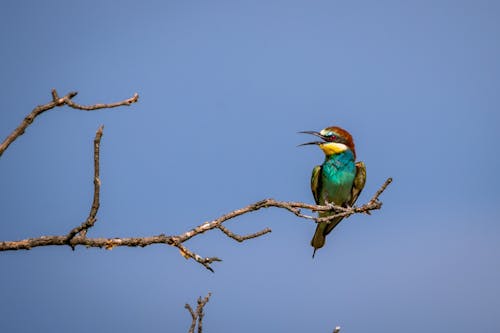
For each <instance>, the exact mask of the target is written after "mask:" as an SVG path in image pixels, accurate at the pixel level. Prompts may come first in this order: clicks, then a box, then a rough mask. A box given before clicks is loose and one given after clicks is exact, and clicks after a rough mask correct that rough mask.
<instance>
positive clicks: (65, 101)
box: [0, 89, 139, 157]
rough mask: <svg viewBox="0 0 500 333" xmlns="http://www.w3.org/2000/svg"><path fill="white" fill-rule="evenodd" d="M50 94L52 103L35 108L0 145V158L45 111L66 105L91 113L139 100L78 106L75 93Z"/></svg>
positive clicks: (135, 95) (135, 98)
mask: <svg viewBox="0 0 500 333" xmlns="http://www.w3.org/2000/svg"><path fill="white" fill-rule="evenodd" d="M51 94H52V101H51V102H49V103H47V104H43V105H39V106H37V107H36V108H34V109H33V111H31V113H30V114H28V115H27V116H26V117H25V118H24V120H23V121H22V122H21V124H20V125H19V126H18V127H17V128H16V129H15V130H14V131H12V133H10V134H9V135H8V136H7V138H5V140H4V141H3V142H2V144H0V157H1V156H2V154H3V153H4V151H5V150H6V149H7V148H8V147H9V146H10V144H11V143H12V142H14V141H15V140H16V139H17V138H18V137H20V136H21V135H23V133H24V131H25V130H26V128H27V127H28V126H29V125H31V124H32V123H33V121H34V120H35V118H36V117H38V116H39V115H41V114H42V113H44V112H45V111H48V110H51V109H53V108H55V107H57V106H64V105H68V106H69V107H71V108H74V109H79V110H85V111H93V110H98V109H109V108H114V107H117V106H126V105H130V104H133V103H135V102H137V101H138V100H139V95H138V94H137V93H135V94H134V96H132V97H131V98H128V99H126V100H123V101H120V102H116V103H111V104H94V105H89V106H86V105H80V104H77V103H75V102H73V100H72V99H73V97H75V96H76V95H77V94H78V93H77V92H76V91H73V92H70V93H68V94H66V95H65V96H64V97H61V98H60V97H59V95H58V93H57V91H56V90H55V89H52V91H51Z"/></svg>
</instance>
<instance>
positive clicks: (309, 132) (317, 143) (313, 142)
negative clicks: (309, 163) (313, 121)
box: [297, 131, 326, 147]
mask: <svg viewBox="0 0 500 333" xmlns="http://www.w3.org/2000/svg"><path fill="white" fill-rule="evenodd" d="M299 133H304V134H311V135H314V136H317V137H318V138H321V139H323V140H324V141H326V137H325V136H324V135H321V134H320V133H319V132H315V131H302V132H299ZM324 141H312V142H306V143H303V144H300V145H298V146H297V147H300V146H307V145H320V144H322V143H324Z"/></svg>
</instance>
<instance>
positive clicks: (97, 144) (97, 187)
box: [66, 125, 104, 250]
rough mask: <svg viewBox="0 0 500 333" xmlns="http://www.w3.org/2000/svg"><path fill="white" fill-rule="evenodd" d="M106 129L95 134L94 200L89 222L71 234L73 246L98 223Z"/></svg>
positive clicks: (69, 234) (69, 240) (69, 237)
mask: <svg viewBox="0 0 500 333" xmlns="http://www.w3.org/2000/svg"><path fill="white" fill-rule="evenodd" d="M103 129H104V126H102V125H101V126H100V127H99V129H98V130H97V132H96V133H95V138H94V199H93V200H92V206H91V207H90V213H89V216H88V217H87V220H85V222H83V223H82V224H81V225H79V226H78V227H75V228H73V229H72V230H71V231H70V232H69V233H68V237H67V240H66V241H67V242H68V243H69V244H70V245H71V240H72V239H73V238H74V237H75V236H76V235H77V234H78V233H80V234H81V235H82V236H84V237H85V236H86V234H87V230H88V229H89V228H91V227H93V226H94V224H95V222H96V221H97V219H96V217H95V216H96V214H97V211H98V210H99V205H100V204H99V193H100V189H101V180H100V179H99V154H100V150H99V147H100V145H101V138H102V131H103ZM72 248H73V250H74V249H75V248H74V246H72Z"/></svg>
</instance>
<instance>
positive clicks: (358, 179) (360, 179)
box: [349, 162, 366, 206]
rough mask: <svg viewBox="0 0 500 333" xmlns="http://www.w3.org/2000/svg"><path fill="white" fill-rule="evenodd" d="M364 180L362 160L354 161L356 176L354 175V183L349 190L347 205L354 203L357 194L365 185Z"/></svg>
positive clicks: (364, 173) (364, 171)
mask: <svg viewBox="0 0 500 333" xmlns="http://www.w3.org/2000/svg"><path fill="white" fill-rule="evenodd" d="M365 182H366V166H365V163H363V162H356V176H355V177H354V184H353V185H352V190H351V200H350V201H349V206H352V205H354V203H355V202H356V200H357V199H358V197H359V194H360V193H361V191H362V190H363V188H364V187H365Z"/></svg>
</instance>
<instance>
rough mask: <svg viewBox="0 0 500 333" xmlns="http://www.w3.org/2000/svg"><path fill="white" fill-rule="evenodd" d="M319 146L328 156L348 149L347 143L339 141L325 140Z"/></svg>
mask: <svg viewBox="0 0 500 333" xmlns="http://www.w3.org/2000/svg"><path fill="white" fill-rule="evenodd" d="M319 147H320V148H321V150H322V151H323V152H324V153H325V155H327V156H330V155H335V154H339V153H341V152H343V151H346V150H347V149H348V148H347V146H346V145H345V144H343V143H338V142H325V143H322V144H320V145H319Z"/></svg>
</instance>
